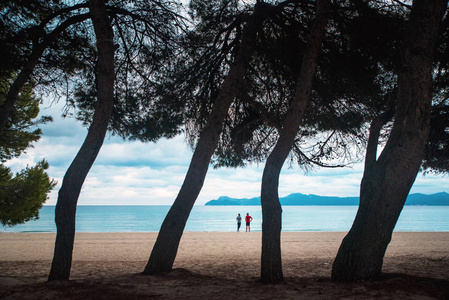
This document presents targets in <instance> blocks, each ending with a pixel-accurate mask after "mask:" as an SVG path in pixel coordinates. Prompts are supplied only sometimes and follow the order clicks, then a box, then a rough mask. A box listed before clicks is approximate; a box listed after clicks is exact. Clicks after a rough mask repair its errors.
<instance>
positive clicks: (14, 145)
mask: <svg viewBox="0 0 449 300" xmlns="http://www.w3.org/2000/svg"><path fill="white" fill-rule="evenodd" d="M8 86H9V85H8V82H7V81H6V80H2V81H1V82H0V104H1V103H2V102H3V99H2V98H1V96H3V95H5V91H6V89H7V88H8ZM38 114H39V100H38V99H36V97H35V95H34V93H33V90H32V87H31V86H30V85H26V86H25V87H24V88H23V89H22V93H21V94H20V96H19V97H18V99H17V102H16V105H15V107H14V110H13V111H12V113H11V114H10V116H9V118H8V122H7V124H6V128H5V129H4V131H3V134H2V135H1V136H0V160H1V162H2V163H3V162H5V161H6V160H9V159H11V158H13V157H17V156H19V155H20V154H21V153H23V152H24V151H25V150H26V149H27V148H28V147H30V146H31V143H33V142H35V141H37V140H38V139H39V138H40V136H41V134H42V131H41V129H39V128H38V127H37V126H38V125H39V124H43V123H45V122H48V121H51V118H50V117H42V118H40V119H38V120H36V118H37V117H38Z"/></svg>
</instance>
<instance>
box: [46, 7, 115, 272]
mask: <svg viewBox="0 0 449 300" xmlns="http://www.w3.org/2000/svg"><path fill="white" fill-rule="evenodd" d="M89 9H90V13H91V18H92V22H93V25H94V30H95V35H96V37H97V48H98V61H97V78H98V85H97V104H96V107H95V113H94V117H93V121H92V124H91V126H90V128H89V132H88V134H87V137H86V139H85V141H84V143H83V145H82V146H81V148H80V150H79V152H78V154H77V155H76V157H75V159H74V160H73V162H72V164H71V165H70V167H69V169H68V170H67V172H66V174H65V176H64V180H63V182H62V186H61V189H60V190H59V195H58V202H57V205H56V211H55V222H56V227H57V234H56V241H55V251H54V256H53V262H52V265H51V270H50V275H49V277H48V280H68V279H69V276H70V268H71V264H72V252H73V243H74V239H75V215H76V205H77V202H78V197H79V194H80V192H81V188H82V185H83V183H84V180H85V178H86V176H87V174H88V172H89V170H90V168H91V167H92V165H93V163H94V161H95V159H96V157H97V155H98V152H99V151H100V148H101V146H102V144H103V141H104V137H105V135H106V131H107V127H108V123H109V119H110V117H111V113H112V107H113V99H114V50H115V47H114V43H113V31H112V27H111V24H110V22H109V18H108V15H107V12H106V7H105V5H104V1H103V0H91V1H90V4H89Z"/></svg>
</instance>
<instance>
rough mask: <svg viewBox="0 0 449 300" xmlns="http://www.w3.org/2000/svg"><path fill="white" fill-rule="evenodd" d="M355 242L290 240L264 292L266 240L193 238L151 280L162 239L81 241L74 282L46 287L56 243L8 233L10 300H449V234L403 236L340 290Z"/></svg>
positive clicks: (130, 236) (254, 235) (3, 281)
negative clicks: (343, 256)
mask: <svg viewBox="0 0 449 300" xmlns="http://www.w3.org/2000/svg"><path fill="white" fill-rule="evenodd" d="M344 235H345V233H342V232H284V233H282V259H283V271H284V276H285V283H283V284H278V285H266V284H262V283H260V282H258V276H259V272H260V253H261V233H260V232H251V233H245V232H201V233H199V232H186V233H184V235H183V238H182V240H181V244H180V247H179V251H178V256H177V258H176V261H175V264H174V270H173V271H172V272H171V273H169V274H166V275H163V276H145V275H142V274H141V272H142V270H143V268H144V267H145V264H146V261H147V260H148V257H149V254H150V252H151V249H152V246H153V244H154V241H155V239H156V237H157V233H78V234H77V235H76V239H75V248H74V253H73V265H72V273H71V280H70V281H68V282H51V283H48V282H46V278H47V276H48V272H49V269H50V264H51V259H52V255H53V243H54V239H55V234H54V233H0V299H153V298H157V299H232V298H246V299H449V232H398V233H395V234H394V235H393V240H392V242H391V243H390V245H389V247H388V250H387V253H386V255H385V260H384V268H383V272H384V275H383V276H382V278H380V279H378V280H375V281H368V282H359V283H335V282H331V281H330V273H331V268H332V262H333V259H334V257H335V255H336V253H337V250H338V247H339V245H340V243H341V240H342V239H343V237H344Z"/></svg>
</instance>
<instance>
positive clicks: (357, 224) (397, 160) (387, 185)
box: [332, 0, 447, 281]
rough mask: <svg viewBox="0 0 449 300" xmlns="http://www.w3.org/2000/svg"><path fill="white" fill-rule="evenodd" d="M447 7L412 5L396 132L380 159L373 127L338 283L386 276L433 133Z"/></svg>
mask: <svg viewBox="0 0 449 300" xmlns="http://www.w3.org/2000/svg"><path fill="white" fill-rule="evenodd" d="M446 8H447V1H446V0H445V1H443V0H438V1H428V0H415V1H413V6H412V12H411V15H410V21H409V29H408V32H407V37H406V39H405V41H404V51H403V53H404V56H403V62H402V68H403V69H402V72H400V74H399V77H398V103H397V109H396V115H395V121H394V125H393V129H392V131H391V135H390V138H389V140H388V142H387V144H386V145H385V148H384V150H383V151H382V153H381V155H380V156H379V158H378V159H377V160H376V151H375V149H376V148H377V136H378V134H379V130H380V128H379V126H377V125H376V124H374V125H373V126H372V128H371V131H370V135H373V136H370V141H369V145H368V149H367V155H366V161H365V171H364V174H363V179H362V183H361V186H360V205H359V209H358V212H357V215H356V218H355V220H354V223H353V225H352V228H351V230H350V231H349V232H348V234H347V235H346V237H345V238H344V239H343V242H342V244H341V246H340V249H339V250H338V254H337V256H336V258H335V261H334V264H333V268H332V279H333V280H336V281H357V280H366V279H372V278H375V277H377V276H379V275H380V274H381V272H382V264H383V257H384V255H385V251H386V249H387V246H388V244H389V242H390V241H391V236H392V232H393V229H394V227H395V225H396V222H397V220H398V218H399V215H400V213H401V210H402V208H403V206H404V203H405V200H406V198H407V195H408V193H409V191H410V188H411V187H412V185H413V182H414V180H415V178H416V175H417V173H418V170H419V166H420V163H421V160H422V156H423V152H424V147H425V143H426V140H427V136H428V132H429V127H430V122H429V121H430V106H431V99H432V89H431V88H432V60H433V48H434V43H435V39H436V36H437V32H438V25H439V22H440V20H441V17H442V15H443V13H444V11H445V10H446ZM376 127H377V128H376Z"/></svg>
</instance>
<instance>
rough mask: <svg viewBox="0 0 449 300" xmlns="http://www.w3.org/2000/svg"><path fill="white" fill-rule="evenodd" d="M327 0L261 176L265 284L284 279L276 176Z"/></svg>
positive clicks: (302, 104) (304, 93)
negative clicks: (294, 92) (293, 95)
mask: <svg viewBox="0 0 449 300" xmlns="http://www.w3.org/2000/svg"><path fill="white" fill-rule="evenodd" d="M329 2H330V1H329V0H318V1H317V15H316V19H315V22H314V24H313V26H312V29H311V31H310V35H309V41H308V43H307V46H306V49H305V52H304V55H303V62H302V66H301V70H300V74H299V77H298V79H297V80H298V83H297V86H296V95H295V98H294V99H293V101H292V103H291V104H290V108H289V110H288V112H287V115H286V117H285V122H284V126H283V128H282V129H281V131H280V132H279V139H278V141H277V143H276V146H275V147H274V149H273V151H272V152H271V153H270V155H269V157H268V159H267V162H266V164H265V168H264V171H263V175H262V191H261V204H262V219H263V221H262V257H261V274H260V279H261V281H262V282H266V283H278V282H282V281H283V279H284V278H283V273H282V259H281V227H282V208H281V204H280V203H279V195H278V187H279V175H280V172H281V169H282V166H283V164H284V162H285V159H286V158H287V156H288V154H289V152H290V149H291V148H292V145H293V143H294V141H295V137H296V134H297V133H298V129H299V125H300V124H301V121H302V118H303V116H304V112H305V110H306V107H307V103H308V102H309V98H310V93H311V90H312V80H313V77H314V74H315V69H316V65H317V57H318V53H319V51H320V48H321V41H322V39H323V36H324V33H325V28H326V24H327V14H328V10H329Z"/></svg>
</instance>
